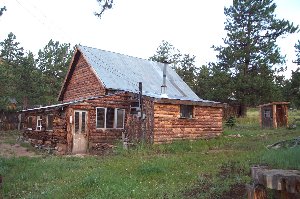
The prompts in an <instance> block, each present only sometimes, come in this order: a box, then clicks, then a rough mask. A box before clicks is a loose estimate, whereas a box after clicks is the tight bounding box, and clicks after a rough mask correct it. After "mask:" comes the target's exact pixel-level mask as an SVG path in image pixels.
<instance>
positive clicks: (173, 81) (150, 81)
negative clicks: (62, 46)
mask: <svg viewBox="0 0 300 199" xmlns="http://www.w3.org/2000/svg"><path fill="white" fill-rule="evenodd" d="M77 48H78V49H79V50H80V52H82V54H83V56H84V57H85V59H86V60H87V62H88V63H89V64H90V66H91V67H92V68H93V70H94V71H95V73H96V75H97V76H98V78H99V79H100V80H101V81H102V83H103V85H104V86H105V87H106V88H107V89H115V90H123V91H130V92H135V93H136V92H138V82H142V83H143V94H144V95H147V96H150V97H155V98H161V85H162V82H163V67H164V64H163V63H159V62H154V61H149V60H145V59H140V58H136V57H131V56H128V55H123V54H119V53H113V52H109V51H104V50H100V49H96V48H91V47H86V46H77ZM166 83H167V92H166V93H167V95H168V98H170V99H180V100H193V101H203V102H209V101H207V100H202V99H200V98H199V97H198V96H197V95H196V94H195V93H194V92H193V91H192V90H191V88H190V87H189V86H188V85H187V84H186V83H185V82H184V81H183V80H182V79H181V78H180V77H179V75H178V74H177V73H176V72H175V71H174V70H173V69H172V68H171V67H170V66H168V67H167V82H166Z"/></svg>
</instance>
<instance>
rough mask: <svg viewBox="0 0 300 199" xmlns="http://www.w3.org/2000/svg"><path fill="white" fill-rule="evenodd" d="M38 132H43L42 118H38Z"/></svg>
mask: <svg viewBox="0 0 300 199" xmlns="http://www.w3.org/2000/svg"><path fill="white" fill-rule="evenodd" d="M36 130H37V131H41V130H42V116H40V115H39V116H37V117H36Z"/></svg>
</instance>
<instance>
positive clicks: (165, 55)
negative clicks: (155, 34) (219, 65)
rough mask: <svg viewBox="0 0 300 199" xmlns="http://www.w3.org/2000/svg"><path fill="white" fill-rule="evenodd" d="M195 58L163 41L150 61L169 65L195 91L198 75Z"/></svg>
mask: <svg viewBox="0 0 300 199" xmlns="http://www.w3.org/2000/svg"><path fill="white" fill-rule="evenodd" d="M195 58H196V57H195V56H194V55H192V56H191V55H189V54H184V55H182V54H181V53H180V51H179V50H178V49H176V48H175V47H174V46H173V45H172V44H170V43H169V42H167V41H162V43H161V44H160V45H159V47H158V48H157V50H156V54H154V55H153V56H152V57H150V58H149V59H150V60H152V61H157V62H161V63H169V64H170V65H171V67H172V68H173V69H174V70H175V71H176V72H177V74H178V75H179V76H180V77H181V78H182V79H183V81H185V83H187V84H188V85H189V86H190V87H191V88H192V89H195V86H196V82H195V79H196V74H197V68H196V66H195Z"/></svg>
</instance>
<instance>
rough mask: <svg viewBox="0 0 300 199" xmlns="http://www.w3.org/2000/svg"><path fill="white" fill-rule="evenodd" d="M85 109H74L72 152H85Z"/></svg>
mask: <svg viewBox="0 0 300 199" xmlns="http://www.w3.org/2000/svg"><path fill="white" fill-rule="evenodd" d="M87 117H88V115H87V111H82V110H75V111H74V125H73V150H72V153H73V154H80V153H86V151H87V146H88V134H87V132H88V128H87Z"/></svg>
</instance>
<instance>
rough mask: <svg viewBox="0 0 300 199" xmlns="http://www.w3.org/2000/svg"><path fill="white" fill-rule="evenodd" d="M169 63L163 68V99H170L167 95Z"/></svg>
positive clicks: (165, 63)
mask: <svg viewBox="0 0 300 199" xmlns="http://www.w3.org/2000/svg"><path fill="white" fill-rule="evenodd" d="M167 65H168V63H167V62H164V68H163V83H162V85H161V98H168V95H167V83H166V82H167Z"/></svg>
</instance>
